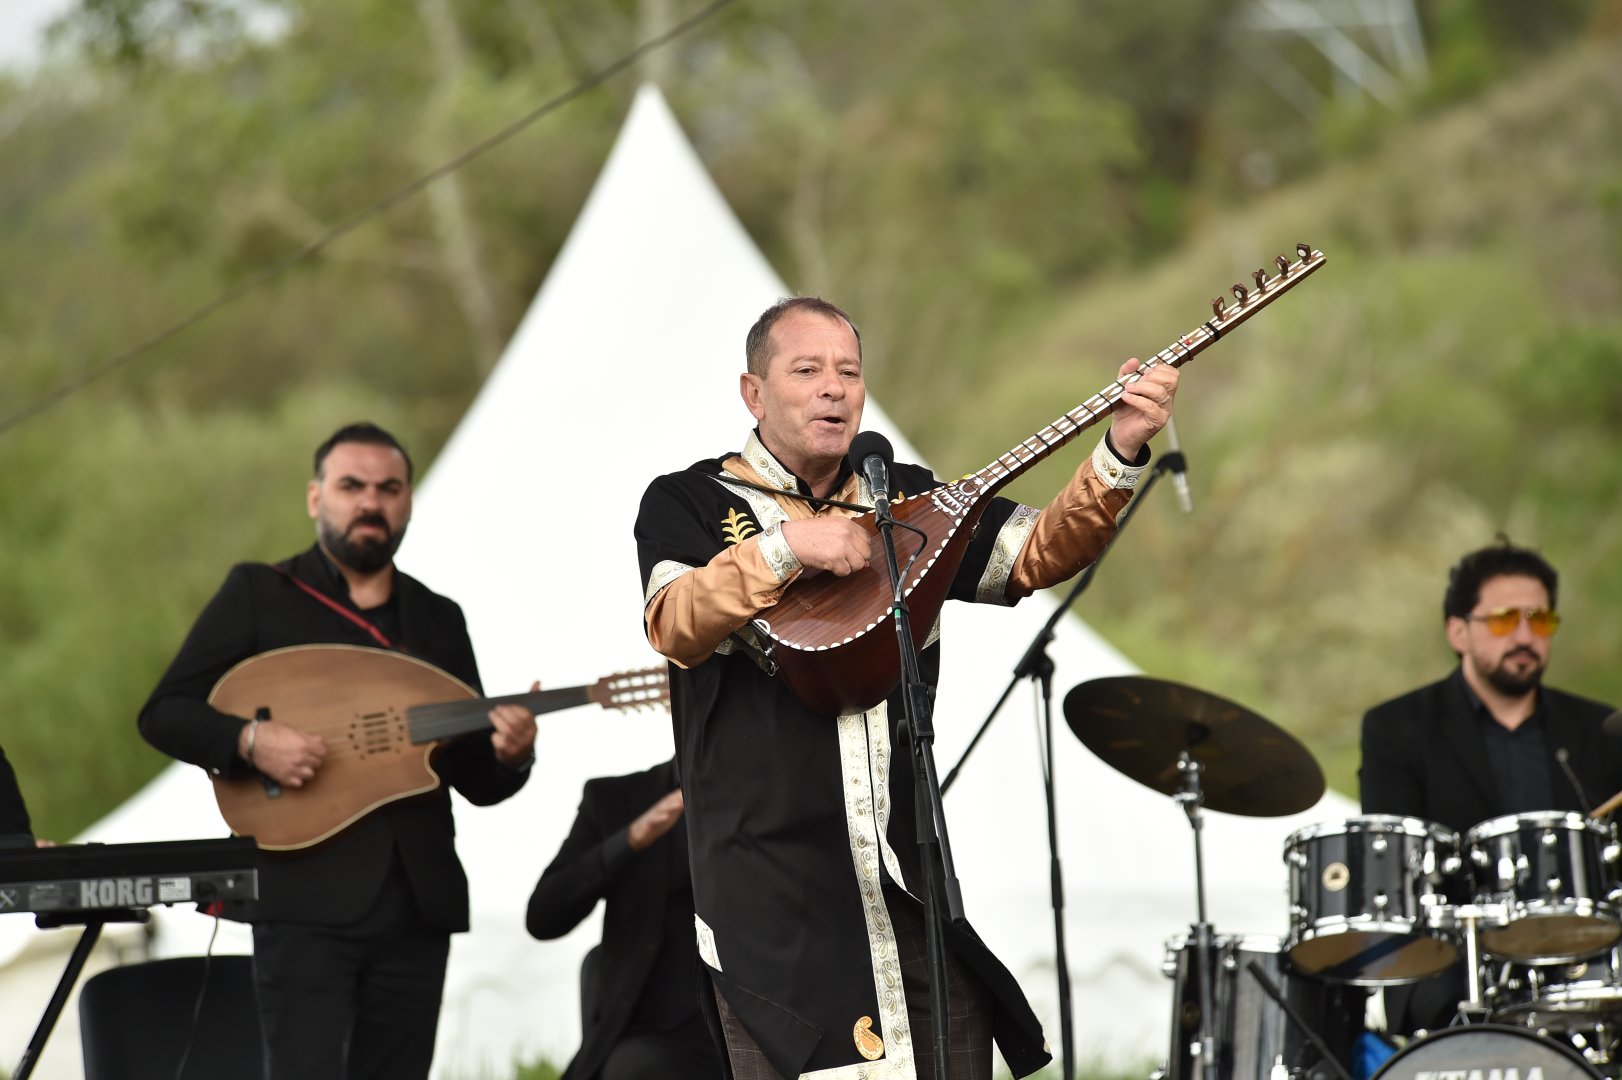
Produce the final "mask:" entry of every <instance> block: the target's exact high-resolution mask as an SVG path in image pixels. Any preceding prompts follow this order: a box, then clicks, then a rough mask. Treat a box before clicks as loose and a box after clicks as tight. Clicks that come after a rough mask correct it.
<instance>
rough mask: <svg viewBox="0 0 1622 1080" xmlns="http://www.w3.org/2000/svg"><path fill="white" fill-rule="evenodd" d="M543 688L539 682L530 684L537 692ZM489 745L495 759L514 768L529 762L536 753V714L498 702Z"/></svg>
mask: <svg viewBox="0 0 1622 1080" xmlns="http://www.w3.org/2000/svg"><path fill="white" fill-rule="evenodd" d="M540 688H541V684H540V683H539V682H537V683H533V684H532V685H531V686H530V688H529V689H530V692H531V693H534V692H535V691H536V690H539V689H540ZM490 725H491V726H492V727H493V728H495V730H494V731H492V732H491V733H490V746H491V747H492V748H493V749H494V750H495V752H496V760H497V761H499V762H501V763H502V764H503V765H505V766H507V767H508V768H511V769H516V768H519V767H521V766H523V765H525V764H526V763H528V762H529V760H530V759H531V757H533V756H534V753H535V714H534V713H532V712H530V711H529V710H528V709H526V708H524V707H523V706H522V705H511V704H509V705H497V706H496V707H495V708H493V709H491V710H490Z"/></svg>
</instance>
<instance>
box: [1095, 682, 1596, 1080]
mask: <svg viewBox="0 0 1622 1080" xmlns="http://www.w3.org/2000/svg"><path fill="white" fill-rule="evenodd" d="M1064 712H1065V719H1066V721H1067V722H1068V723H1069V725H1070V727H1071V729H1072V730H1073V731H1074V732H1075V734H1076V736H1077V737H1078V738H1079V739H1080V740H1081V741H1082V742H1083V743H1084V744H1085V745H1086V746H1087V747H1088V748H1089V749H1090V750H1092V751H1093V752H1094V753H1095V754H1096V755H1098V757H1100V758H1102V759H1103V760H1104V762H1105V763H1106V764H1108V765H1110V766H1112V767H1113V768H1115V769H1117V770H1118V771H1120V772H1122V773H1124V774H1126V775H1127V776H1129V777H1131V778H1132V779H1134V780H1136V781H1138V782H1139V783H1142V784H1145V785H1147V786H1148V787H1151V788H1153V789H1155V790H1156V791H1159V792H1161V793H1162V794H1165V795H1168V796H1170V797H1171V798H1172V799H1173V800H1174V801H1175V802H1176V803H1177V804H1178V805H1179V806H1180V807H1181V808H1182V809H1183V811H1184V813H1185V815H1186V816H1187V818H1188V821H1189V825H1190V827H1191V829H1192V830H1193V839H1194V868H1195V891H1196V897H1197V911H1198V919H1197V921H1196V922H1195V923H1194V924H1193V926H1192V927H1191V928H1190V931H1189V933H1187V934H1180V935H1177V936H1175V937H1173V938H1171V939H1170V940H1169V941H1168V942H1167V943H1166V957H1165V964H1164V970H1165V973H1166V975H1167V976H1169V977H1170V978H1171V980H1172V982H1173V986H1174V989H1173V994H1172V1023H1171V1047H1170V1055H1169V1057H1168V1059H1167V1062H1166V1065H1165V1066H1164V1068H1163V1069H1162V1070H1160V1071H1159V1072H1157V1073H1156V1080H1350V1078H1351V1070H1352V1066H1353V1057H1354V1049H1355V1047H1356V1044H1357V1043H1358V1041H1359V1039H1360V1037H1362V1036H1363V1034H1364V1030H1365V1022H1364V1014H1365V1006H1366V999H1367V996H1368V993H1367V990H1366V989H1365V988H1389V987H1410V986H1415V985H1416V984H1420V983H1422V982H1424V981H1425V980H1428V979H1432V978H1433V977H1436V976H1444V978H1443V979H1439V980H1437V984H1438V985H1439V986H1441V987H1444V988H1445V987H1446V986H1449V985H1457V984H1462V990H1461V991H1459V992H1460V993H1461V994H1462V996H1461V997H1459V998H1458V1000H1457V1007H1456V1009H1455V1010H1454V1015H1453V1016H1452V1018H1451V1020H1450V1021H1447V1023H1448V1025H1449V1026H1441V1025H1438V1029H1437V1030H1433V1031H1430V1032H1428V1033H1427V1032H1420V1033H1417V1034H1415V1036H1414V1037H1411V1038H1408V1039H1407V1040H1406V1045H1404V1046H1403V1047H1402V1049H1401V1050H1399V1051H1397V1052H1396V1053H1395V1054H1393V1055H1392V1056H1390V1057H1389V1060H1386V1061H1385V1062H1384V1064H1383V1065H1381V1066H1380V1068H1379V1071H1378V1072H1375V1073H1374V1074H1373V1075H1374V1077H1375V1080H1594V1078H1596V1077H1602V1076H1603V1077H1609V1078H1612V1080H1618V1078H1622V865H1619V861H1622V859H1619V857H1622V844H1619V842H1618V837H1617V832H1616V829H1615V828H1614V827H1613V826H1612V825H1611V824H1609V823H1608V822H1604V821H1601V820H1596V819H1594V818H1589V817H1585V816H1584V815H1582V814H1576V813H1568V812H1564V811H1542V812H1537V813H1527V814H1515V815H1510V816H1507V817H1500V818H1493V819H1492V820H1490V821H1484V822H1482V823H1481V824H1479V825H1477V826H1475V827H1474V828H1472V829H1469V830H1468V831H1467V832H1465V833H1464V834H1463V835H1462V836H1461V835H1459V834H1457V833H1455V832H1453V831H1452V830H1449V829H1446V828H1443V827H1442V826H1440V825H1436V824H1434V823H1431V822H1427V821H1420V820H1418V819H1415V818H1407V817H1399V816H1393V815H1383V814H1372V815H1363V816H1359V817H1353V818H1348V819H1347V820H1345V821H1338V822H1328V823H1324V824H1318V825H1312V826H1308V827H1307V828H1303V829H1300V830H1298V831H1296V832H1294V833H1292V834H1291V835H1290V836H1289V837H1288V838H1287V839H1286V840H1285V842H1284V850H1283V860H1284V864H1285V868H1286V876H1287V879H1288V883H1289V885H1288V888H1289V913H1288V915H1289V917H1288V928H1287V932H1286V934H1285V936H1284V937H1283V938H1277V937H1264V936H1259V935H1254V934H1245V935H1227V934H1217V933H1216V932H1215V930H1214V928H1213V927H1212V926H1211V924H1210V923H1209V921H1208V920H1207V918H1206V908H1205V872H1204V854H1203V847H1202V829H1203V819H1202V810H1203V809H1211V810H1219V811H1222V812H1224V813H1230V814H1240V815H1245V816H1252V817H1282V816H1286V815H1289V814H1297V813H1301V812H1304V811H1306V810H1309V809H1311V808H1312V807H1313V806H1314V805H1316V804H1317V802H1318V800H1319V798H1320V797H1321V796H1322V795H1323V792H1324V779H1323V772H1322V770H1321V769H1320V768H1319V767H1318V763H1317V761H1316V760H1315V759H1314V758H1313V756H1312V753H1311V752H1310V751H1309V750H1307V749H1306V747H1304V746H1302V745H1301V743H1300V742H1298V741H1297V740H1296V739H1294V738H1293V737H1292V736H1291V735H1289V734H1288V733H1287V732H1285V731H1284V730H1282V729H1281V728H1279V727H1277V726H1275V725H1273V724H1271V723H1269V722H1268V721H1266V720H1264V719H1262V718H1261V717H1259V716H1257V715H1255V714H1254V713H1252V712H1250V711H1249V710H1247V709H1245V708H1244V707H1242V706H1240V705H1236V704H1234V703H1233V702H1231V701H1227V700H1225V699H1223V698H1220V697H1217V696H1216V695H1214V694H1210V693H1207V692H1205V691H1201V690H1196V689H1193V688H1191V687H1188V686H1183V685H1180V684H1177V683H1172V682H1166V681H1164V680H1158V679H1149V678H1142V677H1135V676H1127V677H1117V678H1106V679H1094V680H1092V681H1089V682H1085V683H1082V684H1081V685H1079V686H1077V687H1075V688H1074V689H1073V690H1071V691H1070V693H1069V694H1068V695H1066V697H1065V702H1064ZM1448 978H1452V979H1454V980H1456V982H1455V983H1449V982H1448ZM1449 993H1451V991H1449ZM1450 1003H1451V1002H1449V1004H1450ZM1533 1070H1539V1071H1538V1072H1536V1073H1534V1071H1533Z"/></svg>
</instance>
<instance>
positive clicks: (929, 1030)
mask: <svg viewBox="0 0 1622 1080" xmlns="http://www.w3.org/2000/svg"><path fill="white" fill-rule="evenodd" d="M884 899H885V903H886V905H887V906H888V907H889V909H890V921H891V923H892V924H893V925H894V927H895V938H896V949H897V951H898V952H899V953H900V956H901V989H902V992H903V994H904V995H905V996H906V999H907V1017H908V1020H909V1021H910V1023H911V1025H912V1050H913V1055H914V1061H915V1063H916V1073H917V1077H918V1080H934V1077H935V1025H934V1017H933V1013H932V1010H931V1007H930V1005H931V1003H930V998H929V948H928V939H927V938H926V937H925V933H926V931H925V927H924V909H923V907H922V906H920V905H919V903H918V902H917V901H916V900H914V899H912V897H910V896H907V895H905V894H903V893H901V892H899V891H897V890H894V889H890V888H886V889H885V890H884ZM946 989H947V995H948V1001H947V1017H948V1025H947V1026H948V1030H947V1033H946V1038H947V1043H946V1062H947V1065H946V1074H947V1076H948V1077H949V1078H950V1080H991V1008H990V1006H989V1004H988V1003H987V1001H986V992H985V989H984V987H982V986H981V985H980V981H979V980H978V979H976V978H975V977H974V976H973V975H972V974H970V972H969V971H968V970H967V969H966V968H964V966H963V965H962V963H961V962H960V961H959V960H958V958H957V957H956V956H954V955H953V954H952V951H951V949H947V950H946ZM715 1004H716V1007H717V1008H718V1009H719V1010H720V1013H721V1032H722V1034H723V1035H725V1036H726V1044H727V1058H728V1060H729V1061H730V1062H731V1064H732V1076H733V1080H785V1077H784V1076H783V1075H782V1074H781V1073H779V1072H778V1071H777V1070H776V1069H774V1068H773V1067H772V1064H771V1062H769V1061H767V1060H766V1055H765V1054H763V1053H761V1051H760V1047H758V1046H756V1045H755V1041H754V1040H753V1039H751V1038H750V1037H749V1033H748V1032H747V1031H745V1030H744V1028H743V1024H741V1023H740V1022H739V1021H738V1017H737V1015H736V1014H735V1013H733V1011H732V1009H731V1008H730V1007H729V1006H728V1005H727V1003H726V999H725V998H723V997H722V996H721V993H720V991H716V992H715Z"/></svg>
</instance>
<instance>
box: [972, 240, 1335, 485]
mask: <svg viewBox="0 0 1622 1080" xmlns="http://www.w3.org/2000/svg"><path fill="white" fill-rule="evenodd" d="M1296 252H1297V253H1298V254H1299V255H1300V260H1299V261H1298V262H1294V263H1291V262H1290V261H1289V260H1287V259H1286V258H1285V257H1284V256H1283V255H1280V256H1279V257H1278V259H1277V260H1276V265H1277V266H1278V270H1279V272H1278V273H1277V274H1275V275H1274V276H1273V277H1271V278H1269V277H1267V275H1266V272H1265V271H1262V270H1256V271H1254V272H1253V273H1252V274H1251V277H1252V279H1253V280H1254V281H1255V283H1256V284H1255V287H1254V288H1247V287H1246V286H1244V285H1235V286H1234V287H1233V294H1234V300H1235V303H1234V305H1233V306H1231V307H1230V306H1228V305H1227V304H1226V303H1225V302H1224V301H1223V299H1222V298H1221V297H1217V298H1216V299H1214V300H1212V301H1211V314H1212V317H1211V318H1210V319H1208V320H1206V321H1205V322H1204V323H1201V324H1200V325H1199V326H1198V327H1196V328H1195V329H1194V330H1192V331H1191V332H1189V333H1187V334H1184V335H1183V336H1182V337H1180V338H1178V339H1177V340H1176V341H1174V342H1172V344H1171V345H1169V346H1167V347H1166V348H1164V349H1162V350H1160V351H1159V352H1157V353H1155V354H1154V355H1153V356H1151V357H1150V358H1149V359H1148V360H1146V361H1144V362H1143V363H1142V366H1140V367H1139V368H1138V370H1137V371H1134V372H1133V373H1132V374H1130V375H1126V376H1123V377H1122V378H1119V379H1116V380H1114V381H1113V382H1111V383H1109V384H1108V385H1106V386H1105V387H1104V388H1103V389H1102V390H1100V391H1099V392H1098V393H1096V394H1094V395H1093V396H1092V397H1090V398H1088V399H1087V400H1086V401H1083V402H1082V403H1081V404H1080V405H1077V406H1076V407H1075V408H1074V409H1071V410H1070V411H1069V412H1067V413H1065V414H1064V415H1063V416H1061V417H1059V418H1058V419H1057V420H1055V421H1053V422H1052V423H1051V424H1049V425H1048V426H1047V427H1045V428H1043V429H1042V430H1041V431H1038V432H1037V433H1036V434H1035V435H1032V436H1031V437H1030V438H1028V439H1026V440H1025V441H1024V442H1022V443H1020V444H1019V445H1018V446H1016V447H1014V448H1013V449H1012V450H1010V451H1008V452H1007V453H1006V454H1002V455H1001V456H999V457H998V458H997V459H996V460H995V461H993V462H992V463H991V464H989V465H987V466H986V467H985V468H983V469H981V470H979V471H978V472H976V473H974V474H972V477H966V478H965V479H966V480H969V479H972V480H976V481H978V482H979V488H978V490H979V491H980V492H981V493H982V494H986V495H989V494H992V493H994V492H996V491H997V490H999V489H1000V488H1002V487H1004V486H1005V485H1007V484H1010V483H1012V482H1013V481H1014V480H1016V479H1018V478H1019V477H1020V476H1021V475H1022V474H1023V473H1024V472H1025V471H1026V470H1027V469H1029V468H1030V467H1031V466H1033V465H1035V464H1037V463H1038V462H1041V461H1043V460H1045V459H1047V458H1048V457H1049V456H1051V455H1052V454H1054V453H1056V452H1057V451H1058V450H1059V449H1060V448H1061V447H1063V446H1065V445H1067V444H1068V443H1069V442H1070V441H1071V440H1072V439H1074V438H1076V436H1078V435H1080V434H1081V433H1082V432H1084V431H1086V430H1087V429H1088V428H1090V427H1092V426H1093V425H1094V424H1096V423H1098V421H1100V420H1102V419H1103V418H1104V417H1106V416H1109V415H1110V414H1111V413H1113V412H1114V411H1115V406H1116V405H1117V403H1119V402H1120V400H1121V397H1122V395H1124V394H1125V393H1126V389H1127V387H1129V386H1131V385H1132V384H1133V383H1135V382H1137V381H1139V380H1140V379H1142V378H1143V376H1144V375H1145V374H1147V373H1148V372H1150V371H1152V370H1154V369H1155V368H1157V367H1162V366H1164V367H1174V368H1175V367H1182V366H1183V365H1184V364H1186V363H1188V362H1189V361H1190V360H1192V359H1194V357H1196V356H1198V355H1199V354H1200V353H1202V352H1204V351H1205V350H1206V349H1208V348H1210V347H1211V346H1212V345H1214V344H1216V342H1217V341H1218V340H1219V339H1220V338H1221V337H1222V335H1223V334H1225V333H1227V332H1228V331H1229V330H1231V329H1233V328H1234V327H1236V326H1238V325H1239V324H1240V323H1242V322H1244V321H1245V320H1246V319H1248V318H1250V317H1251V316H1252V315H1254V314H1256V312H1258V311H1260V310H1261V309H1262V308H1264V307H1266V306H1267V305H1268V304H1270V303H1272V302H1273V300H1275V299H1276V298H1278V297H1279V296H1280V295H1282V294H1283V293H1284V292H1286V291H1287V290H1289V289H1290V288H1292V287H1294V285H1295V284H1296V283H1297V282H1299V281H1300V280H1301V279H1302V278H1304V277H1306V276H1307V275H1308V274H1310V273H1312V272H1313V271H1314V270H1316V269H1318V268H1319V267H1320V266H1322V265H1323V262H1324V255H1323V252H1321V251H1314V250H1312V248H1311V247H1310V246H1309V245H1306V244H1298V245H1297V246H1296Z"/></svg>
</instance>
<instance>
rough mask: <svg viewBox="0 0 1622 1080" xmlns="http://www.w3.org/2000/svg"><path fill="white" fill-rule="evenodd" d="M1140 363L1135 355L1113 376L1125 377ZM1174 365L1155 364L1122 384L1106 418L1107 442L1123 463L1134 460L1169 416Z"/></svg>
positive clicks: (1174, 389)
mask: <svg viewBox="0 0 1622 1080" xmlns="http://www.w3.org/2000/svg"><path fill="white" fill-rule="evenodd" d="M1142 366H1143V365H1142V364H1140V363H1138V360H1137V358H1136V357H1133V358H1132V359H1131V360H1128V361H1127V362H1126V363H1124V364H1122V365H1121V372H1120V374H1119V375H1118V376H1117V378H1120V379H1125V378H1126V376H1128V375H1131V374H1132V373H1133V372H1135V371H1137V370H1138V369H1139V368H1140V367H1142ZM1178 374H1179V372H1178V371H1177V369H1176V368H1174V367H1170V366H1168V365H1166V364H1156V365H1155V366H1154V367H1152V368H1150V369H1149V370H1148V371H1146V372H1144V374H1143V378H1141V379H1138V380H1137V381H1135V382H1130V383H1127V384H1126V392H1125V393H1124V394H1122V395H1121V398H1120V400H1119V401H1117V402H1116V404H1115V411H1114V413H1113V414H1112V419H1111V420H1110V436H1109V439H1110V443H1111V444H1112V445H1113V446H1114V447H1115V452H1116V453H1118V454H1120V455H1121V458H1122V460H1124V461H1126V462H1127V463H1129V464H1130V463H1132V462H1135V461H1137V459H1138V455H1139V454H1141V453H1142V452H1143V446H1144V444H1145V443H1147V442H1148V441H1149V440H1150V439H1152V438H1153V437H1154V434H1155V432H1157V431H1159V430H1160V429H1161V428H1163V427H1165V426H1166V422H1167V421H1168V420H1170V419H1171V405H1172V400H1173V399H1174V398H1176V396H1177V377H1178Z"/></svg>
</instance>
